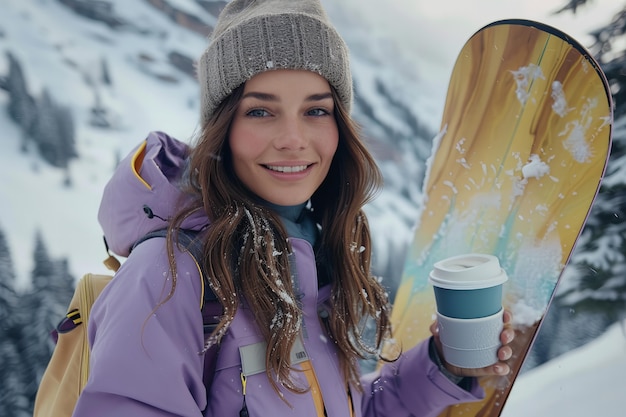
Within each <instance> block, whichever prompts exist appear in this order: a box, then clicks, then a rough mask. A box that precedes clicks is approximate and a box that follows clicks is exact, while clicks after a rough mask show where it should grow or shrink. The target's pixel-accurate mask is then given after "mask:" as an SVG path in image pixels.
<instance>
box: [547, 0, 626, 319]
mask: <svg viewBox="0 0 626 417" xmlns="http://www.w3.org/2000/svg"><path fill="white" fill-rule="evenodd" d="M584 3H586V0H571V1H570V2H569V3H568V5H567V6H565V7H564V9H569V10H573V11H575V10H576V9H577V8H579V7H581V6H582V5H583V4H584ZM592 35H593V37H594V38H595V42H594V44H593V45H591V46H590V51H591V52H592V53H593V54H594V55H595V57H596V59H597V60H598V62H599V63H600V65H601V67H602V69H603V71H604V72H605V74H606V76H607V79H608V81H609V84H610V86H611V91H612V94H613V99H614V102H615V129H614V131H613V146H612V150H611V156H610V159H609V164H608V167H607V171H606V175H605V178H604V180H603V182H602V187H601V189H600V193H599V195H598V197H597V199H596V202H595V204H594V207H593V209H592V211H591V215H590V217H589V220H588V221H587V225H586V227H585V230H584V232H583V235H582V237H581V240H580V242H579V244H578V247H577V250H576V252H575V254H574V256H573V257H572V261H571V268H568V270H567V276H566V277H567V280H566V283H567V285H566V286H565V287H564V288H563V290H562V291H561V292H560V293H559V297H558V299H557V300H558V303H559V304H560V305H564V306H568V307H570V308H572V309H574V310H583V311H590V312H593V313H602V314H605V315H606V316H607V318H608V319H609V320H610V321H616V320H619V319H620V318H623V317H624V316H625V315H626V221H625V220H626V153H625V150H626V72H624V68H626V49H624V43H623V42H621V41H623V40H624V39H625V37H626V6H625V7H624V8H623V9H622V10H621V11H620V12H618V13H617V14H616V15H615V16H614V17H613V19H612V20H611V21H610V22H609V23H608V24H607V25H606V26H604V27H601V28H598V29H597V30H595V31H594V32H592ZM620 40H621V41H620Z"/></svg>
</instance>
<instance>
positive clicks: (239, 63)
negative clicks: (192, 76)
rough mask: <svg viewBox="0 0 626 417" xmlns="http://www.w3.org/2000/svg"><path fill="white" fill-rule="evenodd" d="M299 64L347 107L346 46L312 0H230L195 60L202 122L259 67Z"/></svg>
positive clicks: (295, 66)
mask: <svg viewBox="0 0 626 417" xmlns="http://www.w3.org/2000/svg"><path fill="white" fill-rule="evenodd" d="M275 69H302V70H309V71H313V72H316V73H318V74H320V75H321V76H322V77H324V78H325V79H326V80H328V82H329V83H330V85H332V86H333V87H334V88H335V89H336V90H337V93H338V95H339V98H340V100H341V101H342V103H343V105H344V106H345V107H346V109H347V111H348V112H349V111H350V108H351V105H352V77H351V73H350V63H349V52H348V48H347V46H346V44H345V42H344V41H343V39H342V38H341V36H340V35H339V34H338V33H337V31H336V30H335V29H334V27H333V26H332V25H331V24H330V22H329V21H328V18H327V17H326V14H325V12H324V10H323V9H322V6H321V4H320V3H319V1H317V0H265V1H263V0H260V1H259V0H256V1H255V0H243V1H242V0H235V1H233V2H231V3H229V4H228V5H227V6H226V7H225V8H224V10H223V11H222V13H221V14H220V17H219V19H218V23H217V25H216V27H215V30H214V31H213V34H212V38H211V42H210V44H209V46H208V48H207V49H206V51H205V52H204V53H203V54H202V56H201V58H200V60H199V61H198V81H199V83H200V91H201V121H202V123H203V124H204V123H205V122H206V121H207V120H208V119H209V118H210V117H211V115H212V114H213V112H214V111H215V110H216V108H217V107H218V106H219V104H220V103H221V102H222V101H223V100H224V99H225V98H226V97H227V96H228V95H229V94H230V93H232V91H233V90H234V89H235V88H237V87H238V86H240V85H241V84H243V83H244V82H246V81H247V80H249V79H250V78H252V77H253V76H255V75H256V74H259V73H261V72H264V71H268V70H275Z"/></svg>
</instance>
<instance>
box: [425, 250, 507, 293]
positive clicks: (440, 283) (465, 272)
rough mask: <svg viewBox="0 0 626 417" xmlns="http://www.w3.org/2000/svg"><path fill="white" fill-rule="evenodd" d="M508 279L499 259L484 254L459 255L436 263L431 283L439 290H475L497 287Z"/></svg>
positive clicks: (431, 274)
mask: <svg viewBox="0 0 626 417" xmlns="http://www.w3.org/2000/svg"><path fill="white" fill-rule="evenodd" d="M507 279H508V277H507V275H506V272H505V271H504V270H503V269H502V268H501V267H500V261H499V260H498V258H497V257H495V256H493V255H488V254H482V253H470V254H465V255H457V256H453V257H451V258H447V259H444V260H442V261H439V262H436V263H435V265H434V267H433V269H432V271H431V272H430V282H431V284H433V285H434V286H437V287H439V288H446V289H450V290H473V289H482V288H489V287H495V286H496V285H500V284H503V283H504V282H506V281H507Z"/></svg>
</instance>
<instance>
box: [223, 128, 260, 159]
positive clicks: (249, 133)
mask: <svg viewBox="0 0 626 417" xmlns="http://www.w3.org/2000/svg"><path fill="white" fill-rule="evenodd" d="M228 143H229V145H230V150H231V153H232V157H233V162H234V163H235V164H237V162H238V161H239V162H243V161H247V160H249V159H251V158H254V156H255V153H256V152H257V149H256V147H255V144H258V143H259V141H258V140H255V134H254V130H252V129H245V128H234V129H232V130H231V132H230V135H229V137H228Z"/></svg>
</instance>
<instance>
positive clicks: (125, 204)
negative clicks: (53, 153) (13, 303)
mask: <svg viewBox="0 0 626 417" xmlns="http://www.w3.org/2000/svg"><path fill="white" fill-rule="evenodd" d="M348 65H349V64H348V51H347V49H346V46H345V44H344V42H343V41H342V40H341V38H340V37H339V35H338V34H337V32H336V31H335V30H334V28H333V27H332V26H331V25H330V23H329V22H328V19H327V17H326V15H325V14H324V11H323V10H322V8H321V5H320V4H319V2H317V1H309V0H302V1H295V0H281V1H278V0H266V1H251V0H248V1H240V0H235V1H233V2H231V3H229V4H228V5H227V6H226V8H225V9H224V11H223V12H222V14H221V15H220V18H219V20H218V22H217V25H216V28H215V30H214V33H213V38H212V41H211V43H210V45H209V47H208V48H207V50H206V51H205V53H204V54H203V56H202V57H201V59H200V61H199V66H198V74H199V81H200V87H201V94H202V106H201V107H202V108H201V120H202V129H201V132H200V135H199V138H198V141H197V143H196V145H195V146H194V147H193V148H192V149H187V148H186V146H185V145H183V144H182V143H180V142H178V141H176V140H174V139H173V138H170V137H169V136H167V135H165V134H163V133H152V134H150V135H149V137H148V139H147V140H146V142H145V143H144V144H142V145H141V146H140V147H139V148H138V149H136V150H135V151H134V152H133V153H132V154H131V155H129V157H128V158H127V159H126V160H124V161H123V162H122V163H121V164H120V168H119V169H118V170H117V172H116V173H115V175H114V178H113V179H112V180H111V182H110V183H109V184H108V185H107V189H106V190H105V194H104V197H103V202H102V205H101V208H100V213H99V219H100V222H101V224H102V226H103V229H104V231H105V235H106V237H107V241H108V243H109V245H110V247H111V249H112V250H113V251H114V252H116V253H118V254H121V255H124V256H126V255H128V254H129V253H130V250H131V248H132V247H133V245H134V244H135V242H137V241H138V240H139V239H140V238H141V237H142V236H143V235H145V234H146V233H148V232H150V231H154V230H158V229H162V228H165V227H167V228H168V239H150V240H147V241H145V242H143V243H141V244H140V245H138V246H137V247H135V248H134V249H133V251H132V254H130V256H129V257H128V259H127V261H126V262H125V263H124V265H122V268H121V269H120V270H119V271H118V273H117V275H116V277H115V279H114V280H113V281H112V282H111V284H109V286H108V287H107V288H106V289H105V291H104V292H103V293H102V295H101V296H100V298H99V299H98V300H97V302H96V304H95V305H94V308H93V310H92V314H91V319H90V323H89V337H90V342H91V345H92V354H91V358H92V360H91V374H90V379H89V382H88V384H87V386H86V387H85V390H84V391H83V393H82V395H81V397H80V398H79V401H78V404H77V407H76V411H75V413H74V415H75V416H100V415H102V416H109V415H110V416H113V415H116V416H117V415H132V416H174V415H176V416H201V415H205V416H237V415H252V416H255V415H272V416H287V415H289V416H291V415H293V416H324V415H327V416H333V417H335V416H346V417H348V416H382V415H393V416H434V415H437V414H438V413H439V412H440V411H442V410H443V409H444V408H445V407H446V406H448V405H451V404H456V403H459V402H464V401H473V400H476V399H479V398H481V396H482V390H481V389H480V387H479V386H478V384H477V382H476V379H475V378H473V377H466V376H469V375H487V374H506V373H508V372H509V369H508V366H507V365H506V363H505V362H504V361H505V360H507V359H508V358H509V357H510V356H511V349H510V347H509V346H507V344H508V343H509V342H510V341H511V339H512V331H511V330H509V329H505V330H504V331H503V334H502V341H503V344H504V345H503V347H502V348H501V349H500V351H499V358H500V359H501V360H502V361H501V362H498V363H497V364H496V365H494V366H492V367H487V368H484V369H480V370H460V369H456V368H453V367H451V366H449V365H448V364H446V363H445V360H444V358H442V356H441V354H440V352H439V348H438V346H437V345H438V343H437V339H436V337H434V338H432V339H431V340H430V341H426V342H424V343H422V344H420V345H418V346H416V347H415V348H412V349H410V350H407V351H406V352H404V353H402V354H401V355H399V357H397V358H390V359H392V360H391V362H390V363H388V364H386V365H385V366H383V367H382V368H381V369H380V370H379V371H378V372H377V373H375V374H372V375H368V376H365V377H362V376H361V375H360V372H359V368H358V362H357V360H358V359H359V358H362V357H365V356H366V355H370V354H373V353H376V352H378V351H379V349H380V348H381V346H382V343H383V341H384V340H385V339H386V338H388V337H389V336H390V335H391V328H390V323H389V310H388V305H387V298H386V294H385V291H384V289H383V288H382V287H381V286H380V284H379V283H378V282H377V280H376V279H374V278H373V277H372V276H371V275H370V270H369V265H370V255H371V241H370V235H369V229H368V225H367V220H366V218H365V215H364V214H363V211H362V207H363V205H364V204H365V203H366V202H368V201H369V199H370V198H371V197H372V196H373V193H374V192H375V190H376V189H377V187H378V186H379V185H380V183H381V176H380V172H379V171H378V169H377V167H376V165H375V163H374V161H373V159H372V157H371V156H370V154H369V153H368V151H367V150H366V149H365V147H364V146H363V144H362V142H361V140H360V139H359V136H358V133H357V130H356V127H355V125H354V123H353V122H352V120H351V119H350V116H349V112H350V106H351V101H352V82H351V79H350V71H349V66H348ZM146 207H147V208H148V209H149V210H147V209H146ZM144 212H145V213H148V214H149V216H146V215H145V214H144ZM180 229H185V230H193V231H198V232H199V238H200V239H201V241H202V245H203V255H202V256H201V257H200V258H201V259H197V261H198V263H199V265H197V264H196V259H194V258H193V257H192V256H190V254H189V253H188V252H187V251H186V250H185V248H184V247H181V246H180V245H178V244H177V242H176V240H177V233H178V231H179V230H180ZM201 271H203V272H204V275H205V276H204V278H205V279H206V282H207V283H208V285H209V286H210V288H211V290H212V291H213V292H214V293H215V294H216V295H217V297H218V299H219V300H220V302H221V304H222V306H223V308H224V314H223V316H222V319H221V322H220V324H219V325H218V327H217V329H216V330H215V331H214V332H213V334H212V335H211V337H209V338H208V340H204V336H203V332H202V314H201V312H200V308H199V303H200V302H201V300H202V292H203V279H202V278H201V275H202V274H201ZM368 317H369V318H372V319H373V320H374V322H375V323H376V338H375V339H376V340H375V345H374V346H368V344H367V343H366V342H364V341H363V339H362V334H361V329H362V328H361V326H362V324H363V321H364V320H365V319H366V318H368ZM215 344H217V345H219V354H218V357H217V365H216V370H215V372H214V374H213V375H212V384H211V385H210V390H209V391H208V392H207V390H206V389H205V385H204V384H203V380H202V376H203V375H202V365H203V363H202V362H203V354H202V353H203V352H206V350H207V349H208V348H210V347H211V346H212V345H215Z"/></svg>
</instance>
